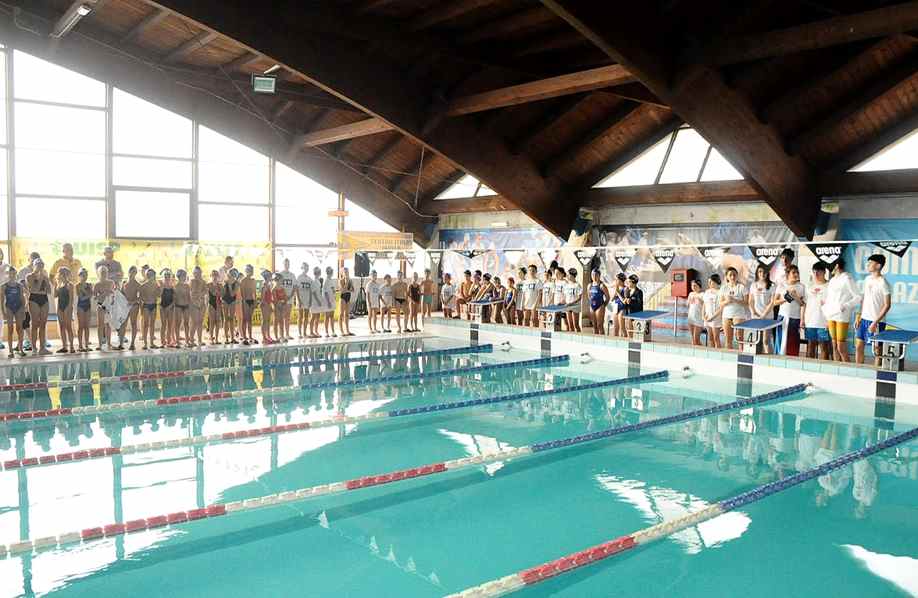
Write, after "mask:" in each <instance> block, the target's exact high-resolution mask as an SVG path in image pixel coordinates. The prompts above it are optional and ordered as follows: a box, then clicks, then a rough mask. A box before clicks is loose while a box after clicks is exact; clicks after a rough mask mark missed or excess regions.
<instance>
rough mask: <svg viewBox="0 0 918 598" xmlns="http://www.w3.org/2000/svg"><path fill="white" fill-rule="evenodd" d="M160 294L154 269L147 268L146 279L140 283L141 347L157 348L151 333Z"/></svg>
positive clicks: (154, 326) (154, 327)
mask: <svg viewBox="0 0 918 598" xmlns="http://www.w3.org/2000/svg"><path fill="white" fill-rule="evenodd" d="M161 294H162V289H160V288H159V283H157V282H156V270H154V269H153V268H150V269H149V270H147V279H146V280H145V281H144V283H143V284H142V285H140V301H141V305H142V308H141V314H142V315H143V348H144V349H148V348H149V349H159V347H157V346H156V339H155V338H154V337H153V333H154V331H155V330H156V302H157V301H158V300H159V297H160V295H161Z"/></svg>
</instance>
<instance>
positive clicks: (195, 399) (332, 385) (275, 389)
mask: <svg viewBox="0 0 918 598" xmlns="http://www.w3.org/2000/svg"><path fill="white" fill-rule="evenodd" d="M569 360H570V357H569V356H567V355H556V356H553V357H541V358H538V359H525V360H522V361H507V362H500V363H489V364H484V365H477V366H466V367H460V368H449V369H445V370H431V371H423V372H402V373H398V374H392V375H388V376H377V377H375V378H365V379H359V380H339V381H336V382H308V383H305V384H296V385H291V386H267V387H263V388H252V389H248V390H233V391H228V392H216V393H205V394H199V395H184V396H180V397H166V398H162V399H146V400H143V401H124V402H120V403H105V404H101V405H84V406H80V407H64V408H62V409H48V410H44V411H21V412H12V413H0V422H12V421H21V420H34V419H43V418H49V417H66V416H70V415H97V414H102V413H112V412H123V411H138V410H141V409H151V408H154V407H161V406H164V405H180V404H191V403H205V404H207V403H211V402H213V401H226V400H233V399H240V398H246V397H260V396H264V395H269V394H285V393H291V392H296V391H299V390H322V389H337V388H349V387H354V386H368V385H372V384H383V383H394V382H406V381H414V380H422V379H425V378H442V377H446V376H455V375H469V376H472V375H474V374H477V373H483V372H489V371H492V370H502V369H511V368H517V367H550V366H554V365H566V364H567V363H568V362H569Z"/></svg>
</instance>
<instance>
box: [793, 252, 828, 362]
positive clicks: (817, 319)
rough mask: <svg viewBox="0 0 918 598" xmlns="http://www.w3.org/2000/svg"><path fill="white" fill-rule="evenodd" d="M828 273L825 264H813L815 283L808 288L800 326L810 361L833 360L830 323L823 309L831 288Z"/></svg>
mask: <svg viewBox="0 0 918 598" xmlns="http://www.w3.org/2000/svg"><path fill="white" fill-rule="evenodd" d="M827 271H828V268H827V267H826V265H825V264H824V263H823V262H816V263H815V264H813V281H812V283H810V284H809V285H808V286H807V287H806V303H805V304H804V306H803V311H802V313H801V316H800V317H801V321H800V325H801V326H802V327H803V335H804V338H805V339H806V356H807V357H808V358H810V359H816V358H817V357H818V358H819V359H828V360H831V359H832V339H831V337H830V336H829V321H828V319H827V318H826V314H825V311H823V308H822V306H823V305H824V304H825V302H826V289H827V287H828V286H829V283H828V281H827V280H826V274H827ZM817 349H818V351H817Z"/></svg>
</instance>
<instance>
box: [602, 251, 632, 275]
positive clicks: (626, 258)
mask: <svg viewBox="0 0 918 598" xmlns="http://www.w3.org/2000/svg"><path fill="white" fill-rule="evenodd" d="M607 253H611V254H612V259H614V260H615V263H616V264H618V267H619V268H621V269H622V272H627V271H628V264H630V263H631V260H632V259H633V258H634V249H633V248H626V247H623V248H620V249H614V250H612V251H607ZM607 259H608V257H607Z"/></svg>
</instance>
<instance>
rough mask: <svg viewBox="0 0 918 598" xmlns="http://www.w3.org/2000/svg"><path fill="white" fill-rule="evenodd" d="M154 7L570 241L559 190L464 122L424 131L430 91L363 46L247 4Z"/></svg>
mask: <svg viewBox="0 0 918 598" xmlns="http://www.w3.org/2000/svg"><path fill="white" fill-rule="evenodd" d="M156 4H157V5H160V6H163V7H164V8H168V9H170V10H173V11H175V12H177V13H179V14H182V15H184V16H185V17H186V18H188V19H190V20H193V21H194V22H196V23H197V24H198V26H201V27H203V28H209V29H212V30H214V31H219V32H220V33H221V34H222V35H224V36H226V37H228V38H230V39H234V40H236V41H237V42H238V43H240V44H241V45H243V46H246V47H248V48H250V49H254V48H257V51H259V52H261V53H263V54H264V55H265V56H269V57H271V59H272V60H274V61H275V62H277V63H278V64H283V65H284V66H286V67H287V68H288V69H289V70H290V71H292V72H294V73H297V74H299V75H301V76H302V77H304V78H306V79H307V80H308V81H310V82H311V83H313V84H314V85H317V86H318V87H320V88H322V89H325V90H326V91H328V92H330V93H333V94H334V95H336V96H338V97H340V98H341V99H344V100H346V101H348V102H350V103H351V104H353V105H355V106H357V107H359V108H361V109H362V110H364V111H366V112H367V113H368V114H370V115H372V116H373V117H375V118H378V119H380V120H382V121H384V122H386V123H389V124H391V125H393V126H395V127H396V128H397V129H398V130H399V131H401V132H402V133H403V134H405V135H408V136H409V137H410V138H412V139H414V140H415V141H416V142H417V143H419V144H421V145H423V146H424V147H426V148H427V149H428V150H430V151H431V152H432V153H435V154H439V155H440V156H443V157H445V158H446V159H447V160H448V161H449V162H450V163H452V164H453V165H454V166H455V167H457V168H461V169H462V170H464V171H466V172H468V173H470V174H472V175H473V176H475V177H476V178H477V179H479V180H481V181H483V182H484V183H485V184H486V185H488V186H489V187H490V188H492V189H494V190H495V191H496V192H498V193H503V194H504V196H505V197H507V198H508V199H509V200H510V201H513V202H514V203H516V204H517V205H518V206H519V207H520V208H521V209H523V210H525V211H526V213H527V214H528V215H529V216H530V217H531V218H533V219H534V220H536V221H537V222H539V223H540V224H542V225H543V226H545V227H546V228H548V229H549V230H550V231H552V232H553V233H555V234H558V235H560V236H567V235H568V233H569V231H570V227H571V226H572V224H573V222H574V218H575V216H576V206H574V205H572V204H570V203H569V202H565V201H563V200H562V196H561V193H560V189H559V187H558V185H557V183H555V182H553V181H549V180H546V179H545V178H543V177H542V176H541V174H540V173H539V171H538V168H537V167H536V165H535V164H534V163H533V162H532V161H531V160H530V159H527V158H525V157H522V156H515V155H513V154H511V152H510V151H509V149H508V148H507V146H506V143H505V142H504V141H503V140H502V139H501V138H499V137H498V136H496V135H494V134H492V133H489V132H487V131H482V130H481V129H480V128H479V127H477V126H475V124H474V123H471V122H469V121H468V119H456V118H453V119H443V120H441V121H440V122H439V123H438V124H437V125H436V126H434V127H433V128H432V129H431V130H429V131H426V130H424V125H425V123H427V122H428V121H429V120H430V113H429V105H430V102H431V99H432V98H431V97H430V95H429V90H430V85H429V84H428V83H426V82H422V81H419V80H417V79H413V78H410V77H407V76H406V75H405V73H404V69H403V68H402V67H401V66H399V65H397V64H394V63H390V62H387V61H386V60H385V59H384V58H380V59H378V60H377V59H374V60H372V61H371V60H367V56H366V54H365V52H364V51H363V48H362V46H361V45H359V44H354V43H353V42H352V41H351V40H347V39H342V38H341V37H339V36H335V35H333V34H332V33H323V32H312V31H308V32H306V31H304V26H303V25H301V24H299V22H298V19H285V20H283V21H281V22H278V23H272V25H273V26H272V27H270V28H269V27H265V26H264V24H263V23H262V22H260V20H259V19H254V18H253V17H252V11H251V3H250V2H249V1H248V0H158V2H157V3H156ZM332 16H337V18H338V19H341V16H342V15H341V14H340V13H339V14H338V15H330V16H328V18H331V17H332ZM346 26H347V24H343V25H342V27H346ZM330 31H333V30H330ZM375 35H376V36H377V37H378V38H380V39H382V38H386V39H390V38H391V39H398V38H399V37H401V38H404V37H405V36H404V32H401V31H399V30H398V29H397V27H395V26H392V25H391V24H390V25H389V26H388V27H383V26H382V25H377V26H376V31H375ZM329 56H334V60H329Z"/></svg>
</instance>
